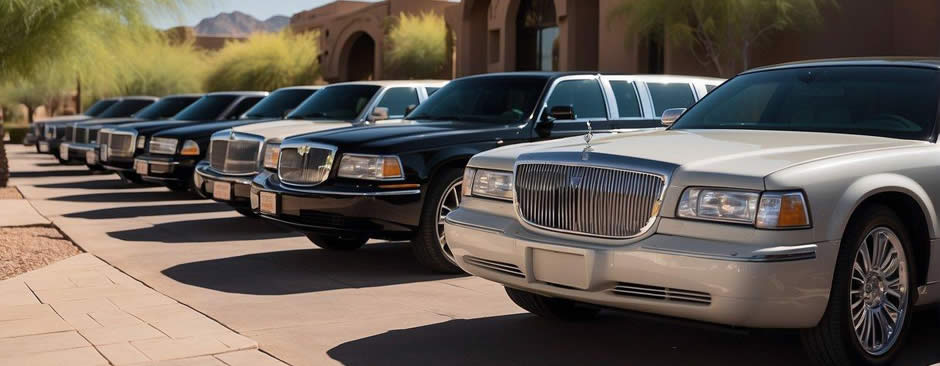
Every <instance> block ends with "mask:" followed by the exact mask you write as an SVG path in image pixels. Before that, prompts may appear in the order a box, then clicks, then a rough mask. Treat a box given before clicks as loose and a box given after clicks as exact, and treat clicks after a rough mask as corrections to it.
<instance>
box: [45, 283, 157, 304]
mask: <svg viewBox="0 0 940 366" xmlns="http://www.w3.org/2000/svg"><path fill="white" fill-rule="evenodd" d="M151 291H152V290H151ZM35 293H36V296H38V297H39V300H40V301H42V302H44V303H57V302H64V301H75V300H87V299H97V298H102V297H109V298H110V297H134V296H140V295H145V294H146V293H147V290H145V289H139V288H131V287H124V286H96V287H76V288H66V289H57V290H42V291H35Z"/></svg>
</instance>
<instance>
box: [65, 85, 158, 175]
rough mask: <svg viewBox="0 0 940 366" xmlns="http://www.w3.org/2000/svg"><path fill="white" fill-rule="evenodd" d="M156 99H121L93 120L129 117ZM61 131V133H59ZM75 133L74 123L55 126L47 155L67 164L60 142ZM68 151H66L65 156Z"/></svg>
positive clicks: (142, 97) (136, 97)
mask: <svg viewBox="0 0 940 366" xmlns="http://www.w3.org/2000/svg"><path fill="white" fill-rule="evenodd" d="M157 99H159V98H157V97H148V96H134V97H121V98H120V99H119V100H118V102H117V103H114V105H112V106H110V107H108V109H106V110H105V111H104V112H101V114H99V115H98V116H96V117H95V118H121V117H130V116H131V115H133V114H134V113H137V112H139V111H140V110H141V109H144V108H146V107H147V106H149V105H151V104H153V103H154V102H156V101H157ZM60 131H61V133H60ZM74 133H75V121H73V122H67V123H61V124H58V125H57V126H56V137H55V138H54V139H51V140H48V144H49V153H50V154H53V155H55V156H56V158H58V159H59V163H62V164H65V163H67V161H66V160H67V159H62V152H61V150H60V149H59V147H60V145H61V144H62V142H65V141H71V140H72V138H73V135H74ZM67 151H68V149H66V154H67Z"/></svg>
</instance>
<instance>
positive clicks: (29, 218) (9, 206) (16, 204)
mask: <svg viewBox="0 0 940 366" xmlns="http://www.w3.org/2000/svg"><path fill="white" fill-rule="evenodd" d="M48 223H49V220H46V218H45V217H42V215H40V214H39V212H36V209H35V208H33V205H31V204H29V201H27V200H0V227H6V226H26V225H43V224H48Z"/></svg>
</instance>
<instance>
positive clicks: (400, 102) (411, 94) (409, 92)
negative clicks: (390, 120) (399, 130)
mask: <svg viewBox="0 0 940 366" xmlns="http://www.w3.org/2000/svg"><path fill="white" fill-rule="evenodd" d="M410 105H418V90H417V89H415V88H391V89H388V91H386V92H385V95H383V96H382V100H380V101H379V105H378V106H379V107H385V108H388V115H389V116H390V117H401V116H404V115H405V110H406V109H408V106H410Z"/></svg>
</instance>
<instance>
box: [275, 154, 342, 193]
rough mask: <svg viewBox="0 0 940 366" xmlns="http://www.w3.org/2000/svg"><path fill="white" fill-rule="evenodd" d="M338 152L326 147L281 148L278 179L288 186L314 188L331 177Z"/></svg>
mask: <svg viewBox="0 0 940 366" xmlns="http://www.w3.org/2000/svg"><path fill="white" fill-rule="evenodd" d="M335 152H336V150H335V149H332V148H325V147H311V146H294V147H284V148H281V157H280V160H279V162H278V166H277V174H278V178H280V179H281V181H282V182H285V183H288V184H299V185H306V186H312V185H317V184H320V183H322V182H323V181H325V180H326V178H328V177H329V176H330V169H332V168H333V155H334V154H335Z"/></svg>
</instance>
